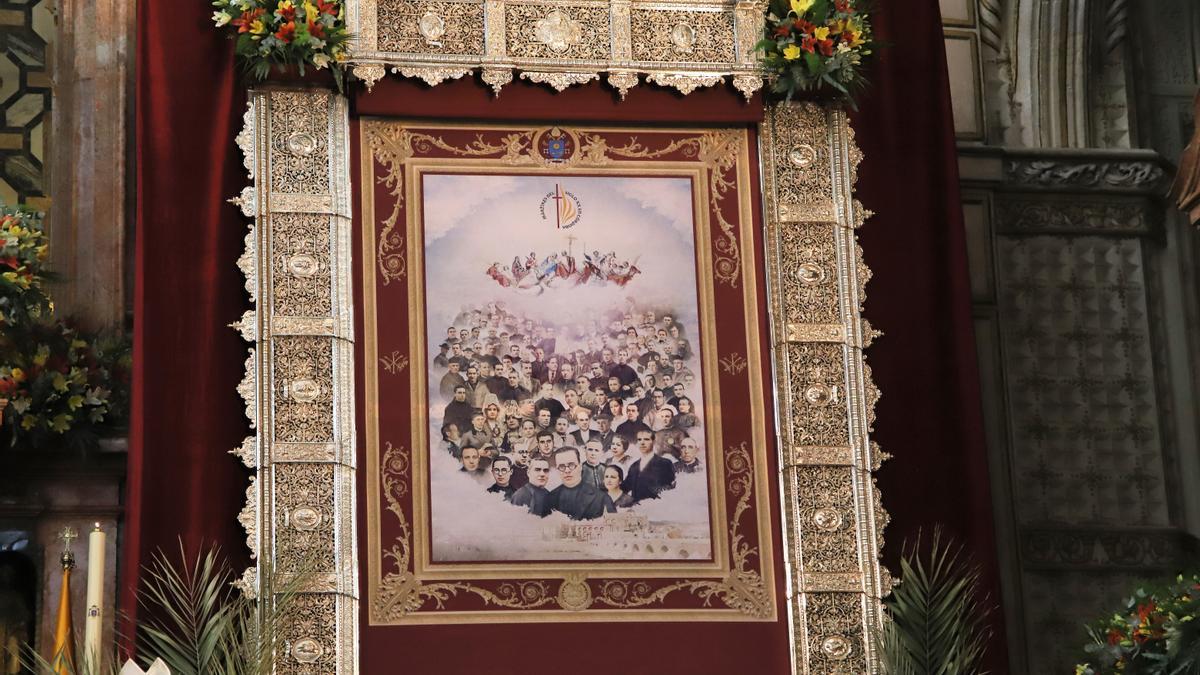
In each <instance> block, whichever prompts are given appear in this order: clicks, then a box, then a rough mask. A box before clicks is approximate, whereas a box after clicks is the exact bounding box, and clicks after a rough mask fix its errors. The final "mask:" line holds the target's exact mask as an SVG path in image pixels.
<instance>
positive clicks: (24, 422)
mask: <svg viewBox="0 0 1200 675" xmlns="http://www.w3.org/2000/svg"><path fill="white" fill-rule="evenodd" d="M36 424H37V418H36V417H34V416H33V415H25V416H24V417H22V418H21V428H22V429H24V430H25V431H29V430H30V429H32V428H33V427H34V426H35V425H36Z"/></svg>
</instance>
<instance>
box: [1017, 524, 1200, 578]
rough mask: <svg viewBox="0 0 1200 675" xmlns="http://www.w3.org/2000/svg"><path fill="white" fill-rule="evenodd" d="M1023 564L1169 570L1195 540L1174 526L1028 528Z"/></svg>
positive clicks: (1023, 536)
mask: <svg viewBox="0 0 1200 675" xmlns="http://www.w3.org/2000/svg"><path fill="white" fill-rule="evenodd" d="M1020 546H1021V549H1020V551H1021V559H1022V562H1023V563H1024V564H1025V565H1026V566H1030V567H1038V568H1047V569H1095V570H1105V571H1112V570H1113V569H1114V568H1129V569H1132V570H1137V571H1139V572H1141V571H1149V570H1161V571H1165V570H1170V571H1173V570H1174V569H1175V568H1177V567H1178V566H1179V565H1182V564H1184V562H1185V561H1186V560H1188V559H1190V557H1191V556H1193V555H1195V553H1196V550H1197V541H1196V539H1195V538H1194V537H1191V536H1190V535H1188V534H1187V533H1185V532H1183V531H1181V530H1177V529H1153V528H1131V529H1119V528H1104V529H1084V528H1067V527H1064V528H1058V529H1055V528H1031V529H1028V530H1025V531H1023V532H1022V533H1021V544H1020Z"/></svg>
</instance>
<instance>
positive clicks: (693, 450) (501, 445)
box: [429, 303, 705, 517]
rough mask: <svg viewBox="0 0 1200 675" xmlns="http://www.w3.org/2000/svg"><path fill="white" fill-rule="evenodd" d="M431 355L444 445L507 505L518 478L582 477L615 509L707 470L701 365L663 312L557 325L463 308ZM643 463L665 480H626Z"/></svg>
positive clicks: (557, 480) (501, 310)
mask: <svg viewBox="0 0 1200 675" xmlns="http://www.w3.org/2000/svg"><path fill="white" fill-rule="evenodd" d="M431 358H432V363H431V369H430V370H431V374H432V375H433V377H431V380H430V387H429V388H430V395H431V400H432V401H433V402H434V406H433V408H434V411H435V415H434V419H432V420H431V422H432V423H433V425H434V427H435V429H439V430H440V435H441V440H442V447H444V448H445V449H446V451H448V452H449V453H450V454H452V455H453V456H454V457H455V458H456V459H457V460H458V462H459V464H460V471H461V472H462V473H463V474H466V476H468V477H469V478H470V479H472V480H473V481H474V482H476V483H477V484H478V485H479V486H480V489H485V490H489V491H492V492H499V493H501V494H503V495H504V497H505V500H506V501H511V497H512V495H513V494H515V493H516V491H518V490H519V489H520V488H521V487H523V486H524V485H525V484H526V483H532V484H533V485H535V486H540V487H545V488H547V489H553V488H555V487H556V486H558V485H561V484H564V483H565V484H567V485H574V484H575V483H577V482H578V481H579V480H581V479H582V480H584V481H587V482H588V483H589V484H592V485H594V487H596V489H597V490H598V491H601V492H603V493H604V494H605V495H606V500H605V503H606V504H607V505H608V508H607V511H608V512H612V511H614V510H620V509H623V508H628V507H630V506H633V505H635V504H636V503H638V502H639V501H641V500H642V499H646V498H651V497H657V496H659V494H661V492H665V491H667V490H670V489H672V488H673V487H674V482H673V481H667V480H666V478H665V476H666V475H667V474H669V475H670V476H676V475H678V474H679V473H695V472H699V471H703V470H704V465H705V456H704V455H705V452H704V433H703V428H704V418H703V404H702V401H703V398H702V392H701V389H700V382H701V379H700V373H699V367H698V365H696V364H698V362H699V359H698V358H697V355H696V353H695V352H694V350H693V346H692V344H691V342H690V341H689V339H688V335H687V331H686V330H685V328H684V327H683V326H681V325H680V324H679V323H677V322H676V321H675V319H674V317H673V316H672V314H671V313H669V312H662V311H657V310H643V309H640V308H639V309H636V310H634V311H629V312H625V313H619V312H613V313H610V314H609V315H607V316H605V317H603V318H602V319H598V320H594V321H589V322H588V323H587V324H585V325H562V326H560V325H553V324H550V323H547V322H540V321H534V320H532V319H529V318H527V317H524V316H518V315H516V314H514V313H513V312H510V311H508V310H507V309H505V307H504V306H503V305H500V304H497V303H489V304H488V305H486V306H481V307H478V308H475V309H471V310H468V311H464V312H461V313H460V314H459V315H458V317H456V319H455V321H454V324H453V325H452V326H448V327H447V328H446V333H445V339H444V341H443V342H441V343H440V344H438V345H435V346H434V353H433V354H432V355H431ZM443 406H444V407H443ZM439 409H441V410H442V415H441V419H440V420H439V419H437V415H436V411H437V410H439ZM571 448H573V449H574V452H571V451H570V450H569V449H571ZM564 449H567V450H566V451H564ZM652 457H657V458H660V459H658V460H655V462H654V463H655V465H656V468H658V469H660V473H661V474H663V475H664V478H663V481H662V482H663V483H664V484H663V485H661V486H659V487H658V488H657V489H649V490H648V489H647V488H645V487H644V486H643V487H642V488H640V489H638V488H637V487H636V486H634V485H631V484H630V482H629V480H628V479H629V478H630V476H629V469H630V467H631V466H633V464H635V463H641V466H642V467H643V468H641V469H640V470H639V473H641V474H644V473H645V469H644V467H645V466H647V465H648V463H649V462H650V459H651V458H652ZM576 458H577V459H576ZM664 461H666V462H669V463H670V467H671V469H670V470H669V471H668V470H667V469H666V466H665V464H664ZM576 474H582V476H579V475H576ZM518 501H520V500H518ZM522 508H523V507H522ZM531 511H534V510H533V509H531ZM534 512H535V514H536V515H540V516H544V515H546V514H545V513H537V512H536V511H534ZM568 515H572V517H574V514H568Z"/></svg>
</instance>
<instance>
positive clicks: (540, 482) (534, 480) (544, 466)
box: [510, 457, 552, 518]
mask: <svg viewBox="0 0 1200 675" xmlns="http://www.w3.org/2000/svg"><path fill="white" fill-rule="evenodd" d="M548 482H550V462H548V461H546V460H544V459H542V458H541V457H534V458H532V459H530V460H529V482H528V483H526V484H525V486H524V487H522V488H521V489H520V490H517V491H516V492H514V493H513V496H512V499H511V500H510V501H511V502H512V503H513V505H514V506H524V507H526V508H527V509H528V510H529V512H530V513H532V514H533V515H535V516H538V517H539V518H545V517H546V516H548V515H550V505H551V501H552V500H551V498H550V491H549V490H547V489H546V483H548Z"/></svg>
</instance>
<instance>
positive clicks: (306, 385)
mask: <svg viewBox="0 0 1200 675" xmlns="http://www.w3.org/2000/svg"><path fill="white" fill-rule="evenodd" d="M320 396H321V385H320V384H318V383H317V381H316V380H310V379H308V378H301V379H298V380H293V381H292V386H291V397H292V400H293V401H295V402H296V403H312V402H313V401H315V400H317V399H318V398H319V397H320Z"/></svg>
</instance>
